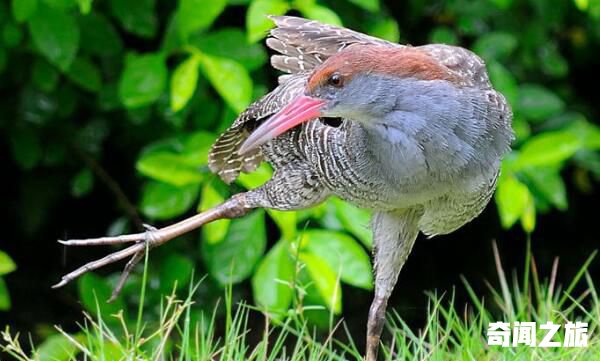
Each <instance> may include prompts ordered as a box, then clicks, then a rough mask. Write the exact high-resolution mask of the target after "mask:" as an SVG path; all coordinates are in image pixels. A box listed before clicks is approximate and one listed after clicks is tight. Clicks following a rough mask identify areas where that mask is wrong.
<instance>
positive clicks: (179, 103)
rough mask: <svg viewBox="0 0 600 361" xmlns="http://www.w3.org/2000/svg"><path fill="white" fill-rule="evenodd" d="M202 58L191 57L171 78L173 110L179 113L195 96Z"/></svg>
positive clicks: (180, 65) (178, 67)
mask: <svg viewBox="0 0 600 361" xmlns="http://www.w3.org/2000/svg"><path fill="white" fill-rule="evenodd" d="M199 64H200V58H199V57H198V56H196V55H190V57H189V58H187V59H186V60H185V61H184V62H182V63H181V64H179V66H177V68H176V69H175V71H174V72H173V76H172V77H171V110H172V111H173V112H178V111H180V110H181V109H183V108H184V107H185V105H186V104H187V103H188V101H189V100H190V99H191V98H192V95H194V91H195V90H196V84H197V83H198V65H199Z"/></svg>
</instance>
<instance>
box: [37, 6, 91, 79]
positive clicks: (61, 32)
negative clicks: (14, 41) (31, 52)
mask: <svg viewBox="0 0 600 361" xmlns="http://www.w3.org/2000/svg"><path fill="white" fill-rule="evenodd" d="M28 23H29V31H30V32H31V38H32V39H33V43H34V45H35V47H36V48H37V49H39V51H40V52H41V53H42V55H44V56H45V57H46V59H48V61H49V62H50V63H52V64H54V65H56V66H57V67H59V68H60V69H62V70H63V71H66V70H67V69H68V68H69V66H71V63H72V62H73V60H75V55H76V54H77V49H78V48H79V26H78V25H77V22H76V21H75V18H74V17H73V16H72V15H70V14H67V13H65V12H63V11H61V10H58V9H54V8H50V7H46V6H41V5H40V6H38V9H37V11H36V12H35V13H34V14H33V16H32V17H31V18H30V19H29V22H28Z"/></svg>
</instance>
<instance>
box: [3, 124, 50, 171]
mask: <svg viewBox="0 0 600 361" xmlns="http://www.w3.org/2000/svg"><path fill="white" fill-rule="evenodd" d="M10 145H11V150H12V154H13V158H14V159H15V161H17V163H18V165H19V166H20V167H21V168H23V169H25V170H29V169H32V168H34V167H35V166H36V165H37V164H38V163H39V161H40V159H41V157H42V146H41V144H40V139H39V137H38V135H37V134H36V133H34V132H33V131H32V130H31V129H30V128H24V129H18V130H15V131H13V132H12V134H11V137H10Z"/></svg>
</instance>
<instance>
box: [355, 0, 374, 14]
mask: <svg viewBox="0 0 600 361" xmlns="http://www.w3.org/2000/svg"><path fill="white" fill-rule="evenodd" d="M349 1H350V2H351V3H353V4H356V5H358V6H360V7H361V8H363V9H365V10H367V11H371V12H377V11H379V0H349Z"/></svg>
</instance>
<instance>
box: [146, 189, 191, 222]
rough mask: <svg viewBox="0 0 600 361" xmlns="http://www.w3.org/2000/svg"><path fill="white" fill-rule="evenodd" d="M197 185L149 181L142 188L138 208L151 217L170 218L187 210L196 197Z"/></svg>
mask: <svg viewBox="0 0 600 361" xmlns="http://www.w3.org/2000/svg"><path fill="white" fill-rule="evenodd" d="M198 191H199V186H198V185H197V184H189V185H186V186H182V187H176V186H173V185H171V184H167V183H162V182H156V181H149V182H148V183H146V185H145V186H144V188H143V190H142V200H141V204H140V209H141V211H142V213H144V215H145V216H146V217H149V218H152V219H158V220H161V219H170V218H173V217H177V216H179V215H181V214H183V213H184V212H186V211H187V210H189V209H190V208H191V207H192V205H193V204H194V202H195V200H196V198H197V197H198Z"/></svg>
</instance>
